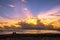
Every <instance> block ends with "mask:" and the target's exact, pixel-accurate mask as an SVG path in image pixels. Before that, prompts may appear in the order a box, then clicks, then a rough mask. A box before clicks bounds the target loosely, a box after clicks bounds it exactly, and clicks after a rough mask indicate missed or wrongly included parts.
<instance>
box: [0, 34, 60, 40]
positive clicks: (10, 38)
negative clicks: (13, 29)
mask: <svg viewBox="0 0 60 40" xmlns="http://www.w3.org/2000/svg"><path fill="white" fill-rule="evenodd" d="M0 40H60V34H16V33H13V34H6V35H5V34H4V35H0Z"/></svg>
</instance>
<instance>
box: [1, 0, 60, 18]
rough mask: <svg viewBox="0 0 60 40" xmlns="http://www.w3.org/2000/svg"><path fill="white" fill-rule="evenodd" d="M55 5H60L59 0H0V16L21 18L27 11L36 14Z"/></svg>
mask: <svg viewBox="0 0 60 40" xmlns="http://www.w3.org/2000/svg"><path fill="white" fill-rule="evenodd" d="M55 7H57V8H58V7H60V0H0V16H1V17H4V18H14V17H15V18H19V17H21V18H22V17H24V16H25V15H26V14H27V13H31V14H32V15H34V16H36V15H38V14H39V12H45V11H48V10H51V9H53V8H55ZM31 14H30V15H31ZM40 14H42V13H40ZM43 14H44V13H43ZM28 15H29V14H27V16H28Z"/></svg>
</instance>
